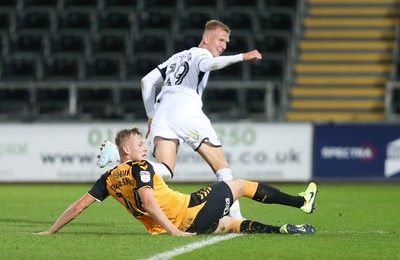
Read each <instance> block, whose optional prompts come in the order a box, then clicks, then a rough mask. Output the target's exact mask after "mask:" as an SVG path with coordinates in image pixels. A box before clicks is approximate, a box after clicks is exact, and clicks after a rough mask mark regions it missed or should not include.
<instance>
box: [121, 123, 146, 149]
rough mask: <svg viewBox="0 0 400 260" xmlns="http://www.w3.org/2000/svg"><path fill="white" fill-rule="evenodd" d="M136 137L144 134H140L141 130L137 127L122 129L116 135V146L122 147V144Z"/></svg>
mask: <svg viewBox="0 0 400 260" xmlns="http://www.w3.org/2000/svg"><path fill="white" fill-rule="evenodd" d="M134 135H140V136H142V133H140V131H139V129H138V128H137V127H134V128H132V129H121V130H119V131H118V132H117V134H116V135H115V144H116V145H117V146H118V147H120V145H121V144H122V143H124V142H125V141H126V140H127V139H128V138H130V137H131V136H134Z"/></svg>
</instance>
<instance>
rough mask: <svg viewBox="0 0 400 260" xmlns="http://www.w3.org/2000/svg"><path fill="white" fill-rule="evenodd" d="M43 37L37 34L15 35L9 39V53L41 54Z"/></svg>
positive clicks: (43, 46) (43, 43)
mask: <svg viewBox="0 0 400 260" xmlns="http://www.w3.org/2000/svg"><path fill="white" fill-rule="evenodd" d="M44 48H45V36H42V35H38V34H26V33H24V34H17V35H15V36H14V37H11V38H10V52H31V53H43V52H44Z"/></svg>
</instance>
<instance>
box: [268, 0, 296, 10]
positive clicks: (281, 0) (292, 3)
mask: <svg viewBox="0 0 400 260" xmlns="http://www.w3.org/2000/svg"><path fill="white" fill-rule="evenodd" d="M261 2H262V3H263V4H264V5H265V7H266V8H267V9H268V8H271V7H289V8H292V9H295V8H296V6H297V0H268V1H261Z"/></svg>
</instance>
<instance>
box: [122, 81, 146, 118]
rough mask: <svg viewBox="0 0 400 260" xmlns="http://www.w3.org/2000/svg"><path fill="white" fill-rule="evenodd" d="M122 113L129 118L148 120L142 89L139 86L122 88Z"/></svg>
mask: <svg viewBox="0 0 400 260" xmlns="http://www.w3.org/2000/svg"><path fill="white" fill-rule="evenodd" d="M120 97H121V99H120V102H119V105H120V106H121V110H122V111H121V113H122V115H123V117H125V118H129V119H140V120H146V119H147V115H146V110H145V108H144V105H143V101H142V91H141V89H140V88H139V86H132V88H123V89H121V90H120Z"/></svg>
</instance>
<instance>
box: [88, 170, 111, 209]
mask: <svg viewBox="0 0 400 260" xmlns="http://www.w3.org/2000/svg"><path fill="white" fill-rule="evenodd" d="M109 174H110V172H109V171H108V172H106V173H104V174H103V175H101V176H100V178H99V179H98V180H97V181H96V182H95V183H94V184H93V186H92V189H91V190H89V191H88V193H89V194H90V195H91V196H92V197H93V198H95V199H96V200H97V201H100V202H101V201H103V200H105V199H106V198H107V197H108V195H109V193H108V190H107V182H106V181H107V177H108V175H109Z"/></svg>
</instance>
